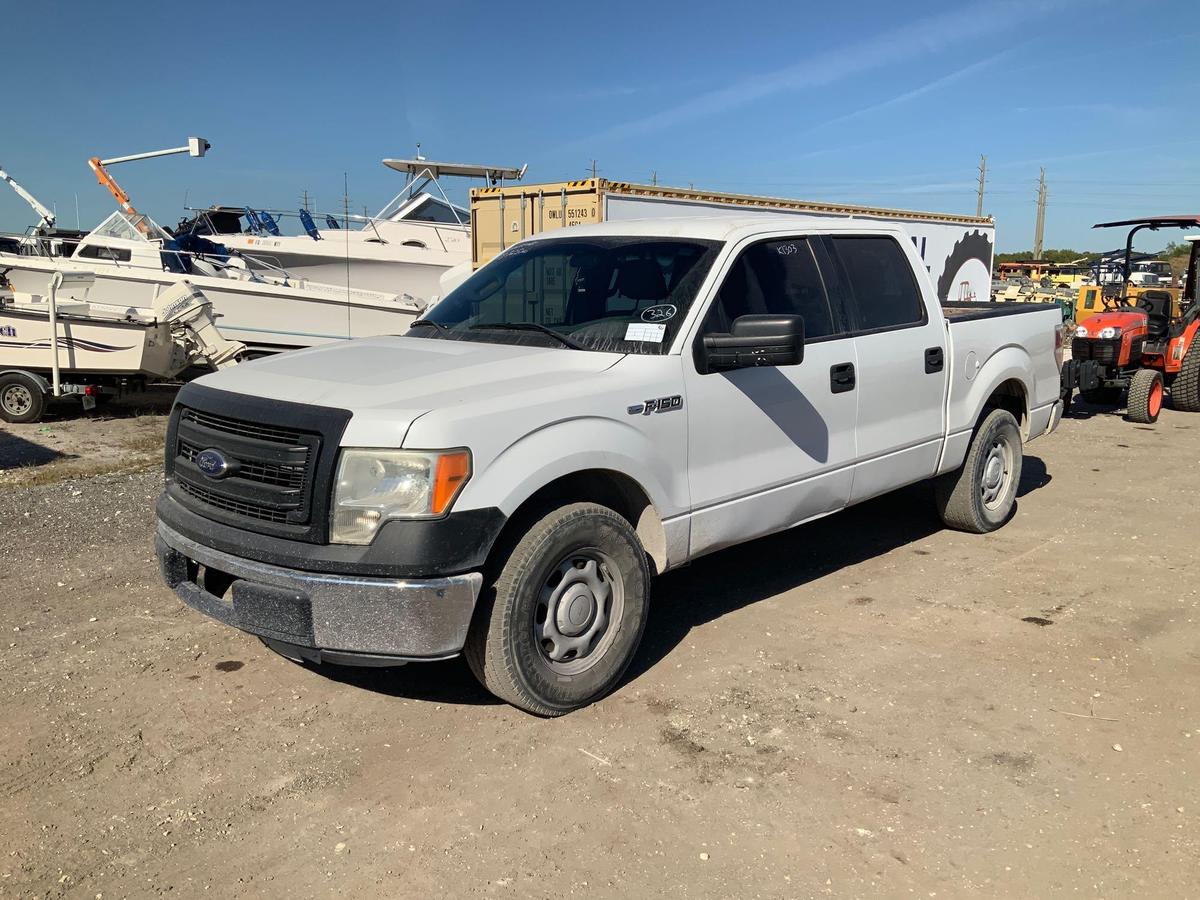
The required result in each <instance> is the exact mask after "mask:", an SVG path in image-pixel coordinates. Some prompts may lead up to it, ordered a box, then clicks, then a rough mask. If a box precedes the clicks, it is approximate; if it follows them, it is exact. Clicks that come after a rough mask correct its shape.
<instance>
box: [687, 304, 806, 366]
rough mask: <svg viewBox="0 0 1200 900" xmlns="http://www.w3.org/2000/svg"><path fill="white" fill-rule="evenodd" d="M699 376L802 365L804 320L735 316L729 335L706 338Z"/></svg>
mask: <svg viewBox="0 0 1200 900" xmlns="http://www.w3.org/2000/svg"><path fill="white" fill-rule="evenodd" d="M702 353H703V363H704V365H703V372H704V373H705V374H707V373H710V372H729V371H732V370H734V369H750V368H754V367H756V366H796V365H799V364H800V363H801V362H803V361H804V317H803V316H795V315H753V316H738V317H737V318H736V319H734V320H733V326H732V327H731V328H730V330H729V334H706V335H705V336H704V338H703V344H702Z"/></svg>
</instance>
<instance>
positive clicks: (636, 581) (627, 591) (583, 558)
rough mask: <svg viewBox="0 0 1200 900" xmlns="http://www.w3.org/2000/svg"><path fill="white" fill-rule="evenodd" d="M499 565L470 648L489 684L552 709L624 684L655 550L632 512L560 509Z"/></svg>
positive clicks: (528, 704)
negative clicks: (626, 515)
mask: <svg viewBox="0 0 1200 900" xmlns="http://www.w3.org/2000/svg"><path fill="white" fill-rule="evenodd" d="M493 569H494V572H495V580H494V581H493V583H492V584H491V586H490V588H489V587H487V586H485V592H486V593H485V594H484V595H483V596H482V597H480V601H479V604H478V605H477V606H476V608H475V618H474V621H473V622H472V623H471V630H470V632H469V634H468V636H467V643H466V646H465V647H464V648H463V654H464V656H466V658H467V664H468V665H469V666H470V667H471V671H472V672H474V673H475V677H477V678H478V679H479V680H480V682H482V683H483V686H484V687H486V688H487V689H488V690H489V691H491V692H492V693H493V694H495V695H496V696H497V697H499V698H500V699H501V700H506V701H508V702H509V703H511V704H512V705H513V706H515V707H517V708H518V709H523V710H525V711H526V712H530V713H533V714H534V715H537V716H545V717H550V716H561V715H563V714H564V713H568V712H571V711H572V710H576V709H579V708H580V707H582V706H586V705H587V704H589V703H592V702H594V701H596V700H599V699H600V698H601V697H603V696H604V695H605V694H607V693H608V692H609V691H611V690H612V689H613V688H615V687H616V686H617V684H618V683H619V682H620V680H621V677H622V676H623V675H624V674H625V670H626V669H627V668H628V667H629V663H630V662H631V661H632V660H633V655H634V652H635V651H636V650H637V648H638V644H639V643H641V640H642V632H643V630H644V629H645V626H646V614H647V612H648V611H649V599H650V568H649V565H648V564H647V562H646V552H645V550H644V549H643V548H642V544H641V541H640V540H638V536H637V532H635V531H634V530H633V527H632V526H631V525H630V524H629V523H628V522H627V521H626V520H625V519H623V518H621V516H619V515H617V514H616V513H615V512H613V511H612V510H611V509H608V508H607V507H604V506H599V505H597V504H595V503H572V504H569V505H567V506H563V507H560V508H558V509H555V510H552V511H551V512H549V513H547V514H546V515H545V516H543V517H542V518H541V519H540V520H538V521H537V522H535V523H533V525H532V526H531V527H530V528H529V530H528V531H526V532H525V533H524V534H523V535H521V536H520V537H519V538H518V539H517V542H516V545H515V546H514V547H512V549H511V550H509V551H508V552H507V553H504V554H503V556H502V558H501V559H499V560H497V561H496V564H495V565H494V566H493Z"/></svg>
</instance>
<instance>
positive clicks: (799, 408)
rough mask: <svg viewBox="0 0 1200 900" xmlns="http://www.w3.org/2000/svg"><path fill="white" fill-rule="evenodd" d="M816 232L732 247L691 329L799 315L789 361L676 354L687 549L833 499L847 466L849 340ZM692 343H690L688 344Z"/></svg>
mask: <svg viewBox="0 0 1200 900" xmlns="http://www.w3.org/2000/svg"><path fill="white" fill-rule="evenodd" d="M814 246H815V247H816V249H817V250H819V249H820V239H819V238H805V237H793V236H785V237H771V238H767V239H759V240H754V241H750V242H748V243H747V244H745V245H744V246H742V247H740V248H738V252H737V253H736V254H735V255H734V258H733V260H732V262H731V263H730V265H729V266H728V267H727V268H726V270H725V272H724V273H722V276H721V277H722V278H723V281H722V283H721V287H720V288H719V290H718V292H717V294H716V296H715V297H714V298H713V300H712V303H711V304H710V306H709V308H708V309H707V310H706V312H705V317H704V319H703V320H702V324H701V326H700V328H699V331H698V334H696V335H695V344H699V342H701V341H702V340H703V338H704V335H705V334H710V333H727V332H728V331H729V330H730V326H731V325H732V323H733V320H734V319H736V318H738V317H739V316H743V315H748V314H762V313H788V314H799V315H801V316H803V317H804V330H805V344H804V359H803V361H802V362H801V363H800V364H799V365H795V366H762V367H758V368H748V369H738V370H736V371H732V372H711V373H705V372H702V371H700V369H701V368H702V367H700V366H697V364H696V355H695V353H694V352H685V354H684V358H683V368H684V386H685V390H686V393H685V404H686V409H687V415H688V479H689V484H690V486H691V494H692V504H693V510H694V511H693V514H692V527H691V554H692V555H693V556H695V555H699V554H701V553H705V552H708V551H711V550H716V549H719V548H721V547H725V546H728V545H730V544H735V543H738V542H739V541H743V540H747V539H749V538H753V537H757V536H759V535H763V534H769V533H770V532H773V531H779V530H781V529H783V528H786V527H789V526H791V525H795V524H798V523H800V522H802V521H804V520H805V519H810V518H812V517H814V516H817V515H821V514H823V513H827V512H833V511H835V510H838V509H841V508H842V507H844V506H845V505H846V503H847V501H848V500H849V497H850V484H851V480H852V479H853V477H854V459H855V446H854V423H855V419H856V416H857V396H858V395H857V393H856V392H855V391H854V386H853V380H852V378H851V377H850V375H849V374H848V373H852V372H853V370H854V339H853V338H852V337H851V336H850V334H849V330H848V328H847V325H846V322H845V318H844V316H843V315H842V312H841V311H840V310H839V309H838V308H836V306H832V305H831V303H830V298H829V295H828V293H827V291H826V290H825V284H824V281H823V279H822V277H821V271H820V268H819V266H818V265H817V261H816V257H815V255H814ZM695 344H694V345H693V350H694V346H695Z"/></svg>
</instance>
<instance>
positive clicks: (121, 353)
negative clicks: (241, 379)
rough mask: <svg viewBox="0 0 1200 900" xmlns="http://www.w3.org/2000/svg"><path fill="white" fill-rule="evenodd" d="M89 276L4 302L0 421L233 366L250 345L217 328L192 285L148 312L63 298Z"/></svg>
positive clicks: (70, 276)
mask: <svg viewBox="0 0 1200 900" xmlns="http://www.w3.org/2000/svg"><path fill="white" fill-rule="evenodd" d="M93 278H94V276H93V274H92V273H91V272H89V271H59V272H55V273H54V274H53V275H52V276H51V277H50V280H49V282H48V284H47V285H46V287H44V288H43V289H42V293H41V294H40V295H38V296H37V297H32V298H31V297H22V298H19V299H18V298H16V297H13V298H11V299H9V298H4V299H0V418H2V419H3V420H4V421H7V422H35V421H37V420H38V419H39V418H40V417H41V414H42V412H43V411H44V410H45V407H46V404H47V402H48V401H49V400H50V398H51V397H62V396H72V395H75V396H79V397H81V398H82V399H83V404H84V407H85V408H91V407H92V406H95V405H96V402H97V401H98V400H102V399H104V398H106V397H110V396H113V395H115V394H118V393H120V392H121V391H123V390H125V389H128V388H131V387H136V386H138V385H140V384H143V383H145V382H147V381H161V380H169V379H175V378H179V377H180V376H182V375H184V374H185V373H189V372H196V373H197V374H200V373H202V372H208V371H215V370H217V369H223V368H226V367H228V366H232V365H236V364H237V363H238V362H240V361H241V359H242V358H243V355H244V353H245V349H246V348H245V347H244V346H243V345H242V344H240V343H238V342H236V341H230V340H226V339H225V338H224V337H222V336H221V334H220V332H219V331H218V330H217V328H216V320H215V317H214V315H213V312H212V304H211V303H210V302H209V300H208V298H207V297H205V296H204V294H203V293H202V292H200V291H199V290H197V289H196V288H195V286H194V285H192V284H191V283H190V282H188V281H180V282H177V283H176V284H174V285H172V286H171V287H170V288H168V289H167V290H165V291H163V292H162V293H160V294H159V295H158V296H157V297H156V298H155V300H154V302H153V304H152V305H150V306H147V307H126V306H113V305H108V304H101V303H86V302H80V301H77V300H71V299H60V298H59V293H60V291H66V292H71V291H73V290H86V288H87V285H88V283H89V282H91V281H92V280H93Z"/></svg>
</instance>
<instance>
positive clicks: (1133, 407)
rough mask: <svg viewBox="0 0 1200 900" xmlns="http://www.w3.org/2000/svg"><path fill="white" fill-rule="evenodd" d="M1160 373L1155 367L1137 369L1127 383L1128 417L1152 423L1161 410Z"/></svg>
mask: <svg viewBox="0 0 1200 900" xmlns="http://www.w3.org/2000/svg"><path fill="white" fill-rule="evenodd" d="M1162 403H1163V380H1162V373H1161V372H1159V371H1157V370H1155V369H1138V370H1137V371H1136V372H1134V373H1133V380H1132V381H1131V382H1130V383H1129V407H1128V409H1129V419H1130V421H1131V422H1140V423H1141V424H1143V425H1153V424H1154V423H1155V422H1157V421H1158V414H1159V413H1160V412H1161V411H1162Z"/></svg>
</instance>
